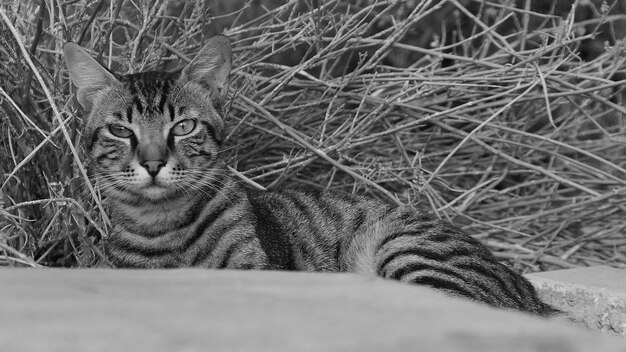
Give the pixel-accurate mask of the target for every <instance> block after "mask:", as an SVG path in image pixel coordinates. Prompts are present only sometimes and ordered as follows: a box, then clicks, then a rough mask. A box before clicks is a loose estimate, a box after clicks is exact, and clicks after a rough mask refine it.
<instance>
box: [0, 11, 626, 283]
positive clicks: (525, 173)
mask: <svg viewBox="0 0 626 352" xmlns="http://www.w3.org/2000/svg"><path fill="white" fill-rule="evenodd" d="M518 2H519V3H520V4H519V6H518V7H515V6H513V2H512V1H496V0H492V1H491V2H489V1H469V0H468V1H462V0H448V1H428V0H413V1H404V2H399V3H397V2H394V3H390V2H387V1H379V2H375V1H372V0H370V1H356V0H353V1H332V0H329V1H289V2H286V1H285V2H284V3H283V2H278V1H273V2H272V1H260V2H254V3H252V2H248V3H245V4H244V3H243V2H241V1H233V2H228V3H229V5H224V4H221V5H218V4H217V3H218V2H191V1H177V0H171V1H163V0H157V1H153V2H152V5H151V6H147V5H145V3H146V2H145V1H138V2H131V1H124V2H121V1H120V2H111V3H112V4H109V3H108V2H105V1H82V2H62V1H50V2H43V1H34V0H33V1H17V0H13V1H3V2H0V17H1V18H0V30H1V31H0V33H1V34H0V44H1V45H0V62H2V66H0V82H2V85H1V90H0V112H1V113H2V114H3V115H4V116H3V117H2V120H1V121H0V128H1V129H0V134H1V137H0V148H2V151H1V152H0V171H1V172H0V186H1V188H0V264H4V265H27V266H38V265H47V266H75V267H91V266H98V265H106V261H105V260H104V258H103V256H102V252H101V242H102V241H101V239H102V235H103V234H104V233H106V231H107V229H108V227H109V226H110V224H109V221H108V219H107V217H106V215H105V214H104V211H103V207H102V204H101V202H100V200H99V198H98V193H97V190H96V189H93V188H92V187H91V185H90V184H89V182H88V181H87V180H88V179H87V169H88V168H87V166H86V165H85V164H84V163H83V162H82V161H81V156H82V147H81V133H80V126H81V124H82V119H81V116H80V114H78V113H77V111H76V109H75V106H76V105H75V104H73V103H72V100H73V97H72V94H73V92H74V90H73V88H72V87H70V84H69V82H68V77H67V72H66V71H65V69H64V66H63V58H62V55H61V48H62V45H63V43H64V42H65V41H66V40H72V41H76V42H79V43H80V44H81V45H83V46H84V47H86V48H88V49H89V50H92V53H93V55H94V56H96V57H98V58H99V59H100V60H101V61H102V62H103V63H104V64H105V65H107V66H109V67H112V68H113V69H114V70H116V71H117V72H120V73H126V72H130V71H139V70H147V69H164V70H172V69H177V68H180V67H181V65H182V64H184V62H185V61H188V60H189V58H190V57H193V55H194V53H195V52H196V51H197V50H198V48H199V47H200V45H201V44H202V43H203V41H204V40H206V38H208V37H210V36H212V35H214V34H216V33H222V32H223V33H225V34H226V35H228V36H229V37H230V38H231V40H232V42H233V45H234V53H235V69H234V72H233V75H232V79H233V84H232V86H231V93H232V94H231V95H232V99H231V105H230V108H231V109H230V110H231V112H230V117H229V120H228V122H229V124H230V126H231V132H230V135H229V138H228V145H229V148H228V150H227V153H228V154H229V158H230V159H231V160H232V162H231V165H232V167H233V169H236V170H237V174H238V175H239V176H240V177H241V178H242V179H244V180H245V181H246V182H248V183H250V184H251V185H253V186H255V187H266V188H268V189H272V188H278V187H288V186H296V185H299V186H306V187H315V188H330V189H336V190H342V191H348V192H352V191H360V192H369V193H371V194H374V195H375V196H377V197H380V198H383V199H387V200H388V201H390V202H395V203H410V204H413V205H415V206H416V207H418V208H420V209H423V210H424V211H427V210H428V211H432V212H434V213H435V214H437V216H439V217H441V218H444V219H446V220H448V221H451V222H454V223H456V224H458V225H459V226H462V227H463V228H465V229H466V230H467V231H468V232H469V233H471V234H473V235H475V236H476V237H478V238H480V239H482V240H483V241H485V243H487V244H488V245H489V246H490V247H491V248H492V249H493V250H494V251H495V252H496V254H497V255H498V256H499V257H501V258H502V259H505V260H509V261H510V262H511V263H513V264H514V265H515V266H516V267H517V268H518V269H519V270H520V271H536V270H545V269H555V268H568V267H576V266H584V265H597V264H608V265H614V266H622V267H623V266H625V265H626V255H625V253H626V240H625V239H624V236H623V233H624V227H625V226H626V222H624V221H623V219H624V215H625V214H624V213H625V211H626V203H625V202H624V200H625V195H626V169H625V168H626V160H625V158H624V156H623V155H624V148H623V146H624V141H625V139H624V138H622V137H623V132H624V121H623V114H624V112H626V109H625V108H624V107H623V106H622V104H621V99H622V92H621V86H622V85H623V84H624V81H622V80H621V79H622V77H624V75H623V72H624V70H626V64H625V62H624V61H625V60H626V58H625V56H624V55H623V51H624V50H625V49H626V48H625V44H624V42H623V41H620V40H616V38H613V37H615V36H620V35H621V36H623V34H624V27H625V26H626V24H625V23H626V17H625V16H624V15H621V13H623V12H624V11H623V9H620V8H619V6H618V5H616V4H613V5H612V2H608V5H607V6H601V3H600V2H597V1H593V2H591V3H589V2H582V1H581V2H580V3H575V4H574V6H572V7H570V6H569V5H568V6H565V8H563V6H560V5H562V3H563V2H555V3H554V5H555V6H553V7H552V8H550V6H548V7H547V8H546V9H540V8H539V9H535V8H533V7H530V6H529V5H530V1H518ZM40 3H45V4H46V5H47V6H48V7H47V8H45V9H44V10H42V9H41V7H40V6H39V5H40ZM155 3H156V4H155ZM221 3H226V2H221ZM546 3H547V2H546ZM566 3H568V4H569V3H570V2H569V1H567V2H566ZM594 4H595V5H594ZM581 14H582V15H581ZM585 14H586V15H585ZM574 15H576V17H575V16H574ZM585 16H586V17H585ZM593 38H600V39H596V40H593ZM605 41H606V43H607V44H606V45H605V44H604V42H605ZM598 43H600V44H599V46H600V47H598ZM603 46H606V48H603Z"/></svg>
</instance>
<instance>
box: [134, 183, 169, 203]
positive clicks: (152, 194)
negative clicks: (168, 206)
mask: <svg viewBox="0 0 626 352" xmlns="http://www.w3.org/2000/svg"><path fill="white" fill-rule="evenodd" d="M140 193H141V195H142V196H143V197H144V198H146V199H148V200H150V201H152V202H158V201H166V200H168V199H170V198H172V197H173V196H174V195H173V194H172V190H171V189H169V188H167V187H163V186H158V185H150V186H147V187H143V188H142V189H141V190H140Z"/></svg>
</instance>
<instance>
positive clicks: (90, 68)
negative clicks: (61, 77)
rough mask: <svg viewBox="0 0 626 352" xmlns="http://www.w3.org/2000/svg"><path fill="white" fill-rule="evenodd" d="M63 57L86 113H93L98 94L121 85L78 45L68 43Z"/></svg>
mask: <svg viewBox="0 0 626 352" xmlns="http://www.w3.org/2000/svg"><path fill="white" fill-rule="evenodd" d="M63 56H64V58H65V66H66V67H67V70H68V71H69V73H70V80H71V81H72V83H74V85H75V86H76V87H77V88H78V92H77V94H76V97H77V99H78V103H80V105H81V106H82V107H83V109H85V110H86V111H91V108H92V106H93V103H94V99H95V96H96V93H98V92H99V91H100V90H102V89H104V88H106V87H109V86H112V85H115V84H117V83H119V81H118V80H117V78H115V76H113V74H112V73H111V72H109V71H107V70H106V69H105V68H104V67H102V66H101V65H100V64H99V63H98V62H97V61H96V60H95V59H94V58H93V57H91V55H89V54H88V53H87V52H86V51H85V49H83V48H81V47H80V45H78V44H76V43H66V44H65V46H64V47H63Z"/></svg>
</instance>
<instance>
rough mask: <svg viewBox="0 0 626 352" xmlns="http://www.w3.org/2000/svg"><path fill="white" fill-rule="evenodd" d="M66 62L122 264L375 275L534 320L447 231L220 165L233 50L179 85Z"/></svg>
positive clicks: (225, 48)
mask: <svg viewBox="0 0 626 352" xmlns="http://www.w3.org/2000/svg"><path fill="white" fill-rule="evenodd" d="M64 55H65V61H66V65H67V68H68V70H69V74H70V79H71V81H72V82H73V83H74V85H75V86H76V87H77V88H78V90H77V99H78V102H79V103H80V105H81V106H82V107H83V109H84V110H85V111H87V112H89V116H88V118H87V119H86V124H85V129H84V140H85V141H86V150H87V153H88V155H89V158H90V166H91V168H92V169H93V171H94V175H95V181H96V183H97V184H98V185H99V187H100V188H101V190H102V192H103V194H104V195H105V196H106V200H107V202H108V204H109V208H110V211H111V214H110V215H111V218H112V220H113V223H114V225H113V229H112V232H111V233H110V234H109V235H108V236H107V238H106V245H105V250H106V254H107V257H108V258H109V259H110V260H111V261H112V263H114V264H115V265H116V266H117V267H133V268H172V267H190V266H198V267H206V268H232V269H276V270H304V271H326V272H337V271H344V272H357V273H368V274H374V275H378V276H381V277H383V278H389V279H394V280H399V281H403V282H411V283H415V284H419V285H425V286H429V287H432V288H435V289H439V290H441V291H444V292H446V293H450V294H453V295H457V296H459V295H460V296H464V297H468V298H470V299H473V300H476V301H480V302H484V303H487V304H489V305H492V306H496V307H503V308H510V309H517V310H521V311H525V312H531V313H535V314H539V315H550V314H552V313H553V312H554V310H553V309H552V308H551V307H550V306H548V305H546V304H544V303H543V302H541V301H540V300H539V298H538V297H537V294H536V293H535V291H534V289H533V287H532V286H531V284H530V283H529V282H528V281H526V280H525V279H524V278H523V277H521V276H520V275H518V274H517V273H515V272H514V271H512V270H511V269H509V268H508V267H506V266H504V265H502V264H501V263H499V262H498V261H497V260H496V258H495V257H494V256H493V255H492V254H491V253H490V252H489V250H488V249H487V248H486V247H485V246H483V245H482V244H481V243H479V242H478V241H477V240H475V239H474V238H472V237H470V236H469V235H467V234H465V233H463V232H461V231H460V230H459V229H457V228H456V227H454V226H451V225H450V224H448V223H446V222H443V221H440V220H437V219H434V218H432V217H429V216H427V215H424V214H420V213H418V212H417V211H415V210H414V209H412V208H409V207H396V206H391V205H387V204H384V203H383V202H381V201H379V200H376V199H372V198H367V197H363V196H357V195H349V194H338V193H332V192H324V191H300V190H281V191H271V192H270V191H268V192H262V191H258V190H251V189H248V188H246V187H244V185H243V184H242V183H241V182H240V181H239V180H238V179H237V178H236V177H234V176H233V175H231V174H230V173H229V171H228V170H227V169H226V167H225V164H224V161H223V160H222V159H221V158H220V150H221V148H222V143H223V142H224V138H225V132H226V129H225V125H224V120H223V118H224V117H223V116H222V113H223V110H224V109H223V108H222V103H223V102H224V99H225V95H226V92H227V90H228V82H229V73H230V69H231V47H230V43H229V41H228V39H227V38H226V37H223V36H216V37H213V38H211V39H210V40H209V41H208V43H207V44H206V45H205V46H204V47H203V48H202V49H201V50H200V52H199V53H198V55H197V56H196V57H195V59H194V60H192V62H191V63H189V64H188V65H187V66H186V67H185V68H184V69H183V70H182V72H181V73H180V74H179V75H172V74H166V73H163V72H144V73H137V74H130V75H126V76H119V77H117V76H116V75H114V74H112V73H111V72H109V71H108V70H106V69H105V68H103V67H102V66H100V65H99V64H98V63H97V62H96V61H95V60H94V59H93V58H92V57H91V56H90V55H89V54H88V53H87V52H85V51H84V50H83V49H82V48H81V47H80V46H78V45H77V44H74V43H68V44H66V45H65V48H64Z"/></svg>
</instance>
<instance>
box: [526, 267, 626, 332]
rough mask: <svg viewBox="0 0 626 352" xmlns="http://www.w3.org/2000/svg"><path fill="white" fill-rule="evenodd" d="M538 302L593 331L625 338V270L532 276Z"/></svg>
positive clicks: (581, 270) (597, 269) (599, 269)
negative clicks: (542, 301)
mask: <svg viewBox="0 0 626 352" xmlns="http://www.w3.org/2000/svg"><path fill="white" fill-rule="evenodd" d="M526 277H527V278H528V279H530V280H531V281H532V282H533V284H534V285H535V287H537V290H538V292H539V295H540V296H541V298H542V299H543V300H544V301H545V302H547V303H549V304H551V305H553V306H554V307H556V308H559V309H561V310H563V311H564V312H566V313H567V314H568V316H570V317H571V318H572V319H574V321H576V322H578V323H581V324H583V325H584V326H587V327H589V328H592V329H596V330H600V331H603V332H608V333H612V334H618V335H625V336H626V270H622V269H615V268H610V267H606V266H595V267H588V268H577V269H566V270H555V271H546V272H542V273H534V274H529V275H527V276H526Z"/></svg>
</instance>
